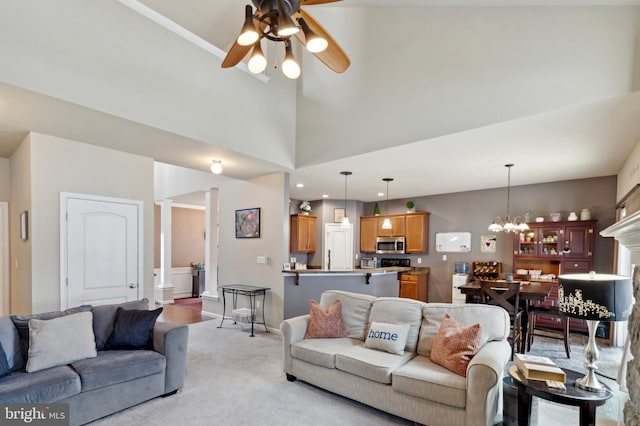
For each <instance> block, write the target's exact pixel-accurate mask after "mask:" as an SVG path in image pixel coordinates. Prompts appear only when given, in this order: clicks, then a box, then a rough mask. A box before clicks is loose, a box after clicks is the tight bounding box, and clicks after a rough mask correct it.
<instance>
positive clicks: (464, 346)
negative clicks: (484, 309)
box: [429, 313, 482, 377]
mask: <svg viewBox="0 0 640 426" xmlns="http://www.w3.org/2000/svg"><path fill="white" fill-rule="evenodd" d="M481 336H482V331H481V329H480V324H473V325H470V326H468V327H462V326H461V325H460V324H458V322H457V321H456V320H454V319H453V318H451V317H450V316H449V314H447V313H445V314H444V319H443V320H442V324H441V325H440V330H438V333H437V334H436V337H435V339H434V342H433V348H432V349H431V354H430V355H429V358H430V359H431V361H433V362H435V363H436V364H439V365H441V366H443V367H444V368H446V369H448V370H451V371H453V372H454V373H457V374H459V375H461V376H464V377H467V365H469V361H471V358H473V356H474V355H475V354H476V353H477V352H478V351H479V350H480V342H481Z"/></svg>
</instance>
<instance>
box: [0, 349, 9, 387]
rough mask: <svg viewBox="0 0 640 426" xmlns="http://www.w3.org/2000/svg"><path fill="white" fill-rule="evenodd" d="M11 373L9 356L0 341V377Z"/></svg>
mask: <svg viewBox="0 0 640 426" xmlns="http://www.w3.org/2000/svg"><path fill="white" fill-rule="evenodd" d="M9 374H11V367H9V363H8V362H7V356H6V355H5V354H4V348H3V347H2V342H0V379H1V378H3V377H4V376H8V375H9Z"/></svg>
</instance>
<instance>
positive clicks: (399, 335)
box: [364, 322, 409, 355]
mask: <svg viewBox="0 0 640 426" xmlns="http://www.w3.org/2000/svg"><path fill="white" fill-rule="evenodd" d="M408 337H409V324H387V323H386V322H372V323H371V326H370V327H369V332H368V333H367V340H365V341H364V347H365V348H369V349H378V350H381V351H385V352H389V353H390V354H396V355H402V354H404V347H405V345H406V344H407V338H408Z"/></svg>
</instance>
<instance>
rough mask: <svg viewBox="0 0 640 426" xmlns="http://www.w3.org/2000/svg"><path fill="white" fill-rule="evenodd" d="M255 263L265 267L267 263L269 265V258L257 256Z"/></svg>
mask: <svg viewBox="0 0 640 426" xmlns="http://www.w3.org/2000/svg"><path fill="white" fill-rule="evenodd" d="M257 262H258V263H260V264H262V265H266V264H267V263H269V256H258V258H257Z"/></svg>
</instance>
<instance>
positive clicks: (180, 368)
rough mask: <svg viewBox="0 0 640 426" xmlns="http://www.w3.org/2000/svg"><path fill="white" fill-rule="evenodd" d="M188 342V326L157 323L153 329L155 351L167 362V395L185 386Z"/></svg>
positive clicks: (165, 384)
mask: <svg viewBox="0 0 640 426" xmlns="http://www.w3.org/2000/svg"><path fill="white" fill-rule="evenodd" d="M188 341H189V327H187V326H186V325H178V324H172V323H168V322H162V321H156V325H155V327H154V328H153V349H154V350H155V351H156V352H160V353H161V354H163V355H164V357H165V359H166V362H167V366H166V370H165V378H164V392H165V393H170V392H173V391H175V390H178V389H180V388H181V387H182V386H183V385H184V375H185V369H186V366H187V343H188Z"/></svg>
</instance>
